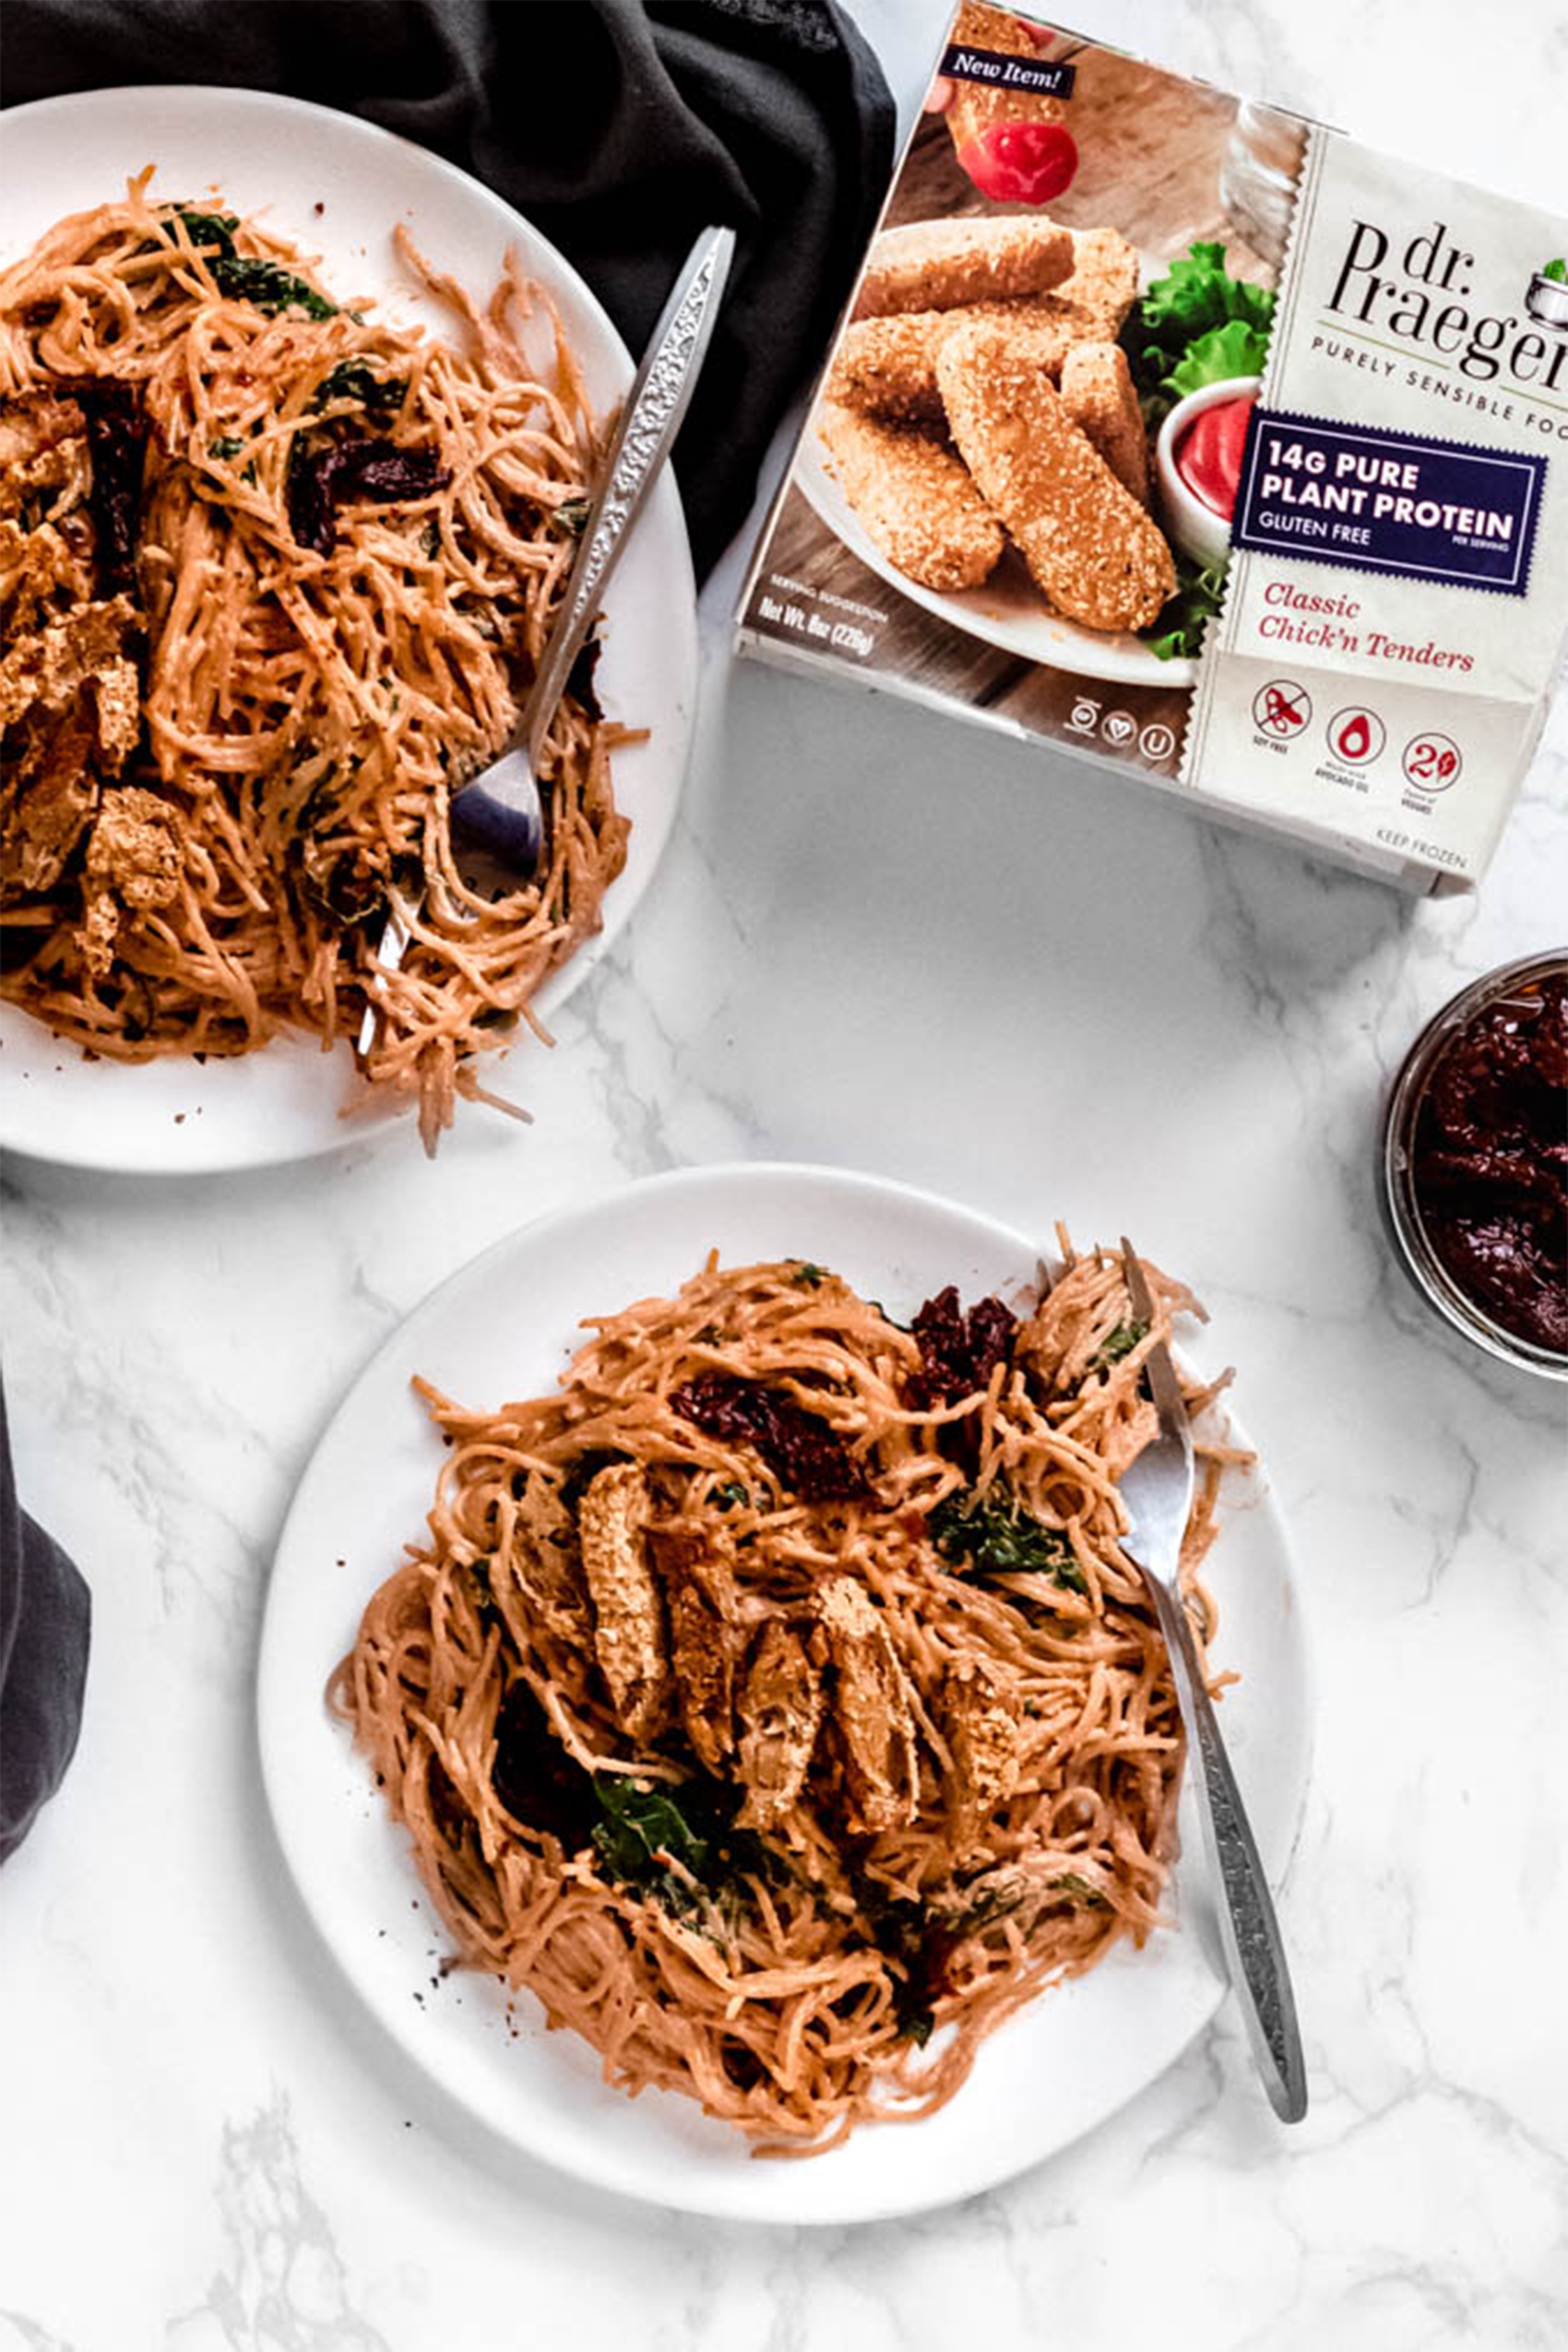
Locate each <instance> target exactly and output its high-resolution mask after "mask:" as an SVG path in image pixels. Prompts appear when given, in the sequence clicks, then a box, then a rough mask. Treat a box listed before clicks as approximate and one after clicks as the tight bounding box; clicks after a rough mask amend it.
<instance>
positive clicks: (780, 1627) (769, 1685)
mask: <svg viewBox="0 0 1568 2352" xmlns="http://www.w3.org/2000/svg"><path fill="white" fill-rule="evenodd" d="M736 1714H737V1715H738V1716H739V1718H740V1725H741V1737H740V1764H741V1778H742V1780H743V1781H744V1783H745V1787H746V1800H745V1802H744V1804H743V1805H742V1808H741V1810H740V1812H738V1813H737V1814H736V1816H735V1818H736V1821H737V1823H739V1824H740V1826H741V1827H742V1828H744V1829H775V1828H777V1826H778V1823H780V1822H781V1821H782V1820H783V1819H784V1818H785V1816H786V1814H787V1813H788V1812H789V1811H790V1807H791V1806H792V1805H793V1804H794V1801H795V1800H796V1798H797V1797H798V1796H799V1795H800V1793H801V1787H802V1782H803V1781H804V1779H805V1776H806V1772H807V1768H808V1767H809V1765H810V1764H811V1760H812V1752H813V1750H814V1748H815V1746H816V1735H817V1733H818V1731H819V1730H820V1729H821V1728H822V1677H821V1675H820V1674H819V1673H818V1671H817V1669H816V1667H815V1665H814V1661H813V1660H812V1658H811V1657H810V1656H809V1654H808V1652H807V1649H806V1645H805V1644H804V1642H803V1641H802V1639H801V1637H800V1635H799V1634H798V1633H796V1632H795V1631H794V1629H793V1627H792V1626H790V1625H787V1624H786V1623H785V1622H784V1620H783V1619H782V1618H780V1617H776V1618H773V1619H771V1620H770V1621H768V1623H767V1624H766V1625H765V1626H764V1627H763V1630H762V1633H761V1636H760V1638H759V1639H758V1642H757V1645H756V1648H755V1650H754V1652H753V1655H752V1660H751V1664H750V1666H749V1667H748V1669H747V1671H746V1678H745V1681H744V1683H743V1684H742V1690H741V1694H740V1698H739V1701H738V1703H737V1705H736Z"/></svg>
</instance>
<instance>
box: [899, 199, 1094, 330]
mask: <svg viewBox="0 0 1568 2352" xmlns="http://www.w3.org/2000/svg"><path fill="white" fill-rule="evenodd" d="M1073 263H1074V244H1073V232H1072V231H1071V230H1070V229H1060V228H1058V227H1057V225H1056V223H1055V221H1054V220H1045V219H1044V218H1043V217H1038V216H1037V217H1035V218H1032V219H1016V218H1013V217H1012V216H1009V217H1007V218H1006V219H1004V220H970V219H965V220H922V221H921V222H920V223H919V225H918V226H911V227H907V228H904V229H900V230H898V231H897V232H894V233H893V234H892V235H887V236H881V237H878V239H877V240H876V243H875V244H873V247H872V249H871V258H870V259H869V261H868V262H867V263H866V268H865V275H864V277H863V278H862V279H861V291H860V293H859V294H858V296H857V297H856V300H855V315H856V317H857V318H885V317H886V316H887V315H888V314H889V312H894V311H908V310H956V309H957V308H958V307H959V305H960V304H961V303H982V302H997V301H1006V300H1010V299H1011V298H1012V297H1014V296H1015V295H1018V294H1044V293H1048V292H1049V291H1050V290H1051V287H1052V286H1058V285H1060V284H1061V282H1062V280H1063V279H1064V278H1066V277H1067V276H1069V275H1070V273H1071V271H1072V268H1073Z"/></svg>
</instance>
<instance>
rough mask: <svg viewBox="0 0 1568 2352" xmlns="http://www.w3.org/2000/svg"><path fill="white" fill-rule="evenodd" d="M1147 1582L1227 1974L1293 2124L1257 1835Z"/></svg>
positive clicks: (1287, 2038) (1171, 1620) (1168, 1603)
mask: <svg viewBox="0 0 1568 2352" xmlns="http://www.w3.org/2000/svg"><path fill="white" fill-rule="evenodd" d="M1148 1589H1149V1592H1150V1594H1151V1595H1152V1597H1153V1599H1154V1603H1155V1607H1156V1610H1157V1611H1158V1617H1159V1624H1160V1631H1161V1632H1162V1633H1164V1635H1165V1645H1166V1648H1167V1649H1168V1651H1169V1652H1170V1669H1171V1672H1172V1674H1173V1676H1174V1678H1175V1682H1176V1696H1177V1700H1178V1702H1179V1704H1180V1705H1181V1709H1182V1722H1183V1723H1184V1724H1185V1726H1186V1729H1187V1737H1188V1740H1189V1742H1190V1744H1191V1747H1192V1749H1193V1752H1194V1755H1195V1757H1196V1761H1197V1772H1196V1774H1195V1776H1194V1778H1195V1785H1196V1789H1197V1797H1198V1813H1199V1816H1200V1818H1201V1820H1202V1823H1203V1833H1204V1845H1205V1847H1206V1850H1207V1853H1208V1859H1209V1863H1210V1867H1211V1868H1212V1870H1213V1871H1214V1874H1215V1876H1216V1878H1217V1879H1218V1882H1219V1884H1220V1887H1221V1890H1222V1892H1223V1894H1224V1898H1225V1899H1224V1901H1223V1903H1222V1904H1221V1905H1220V1907H1219V1930H1220V1936H1221V1940H1222V1942H1223V1943H1224V1946H1225V1954H1226V1958H1227V1960H1228V1961H1229V1968H1230V1981H1231V1983H1232V1985H1233V1986H1234V1987H1235V1990H1236V1997H1237V1999H1238V2001H1239V2002H1241V2014H1242V2016H1243V2017H1244V2018H1245V2020H1246V2025H1247V2036H1248V2038H1249V2040H1250V2041H1251V2043H1252V2047H1253V2058H1254V2059H1255V2060H1256V2061H1257V2067H1258V2072H1259V2073H1260V2074H1261V2075H1262V2076H1263V2080H1264V2086H1265V2089H1266V2091H1267V2093H1268V2097H1269V2104H1270V2105H1271V2106H1272V2108H1274V2111H1275V2113H1276V2115H1277V2116H1278V2117H1279V2119H1280V2120H1281V2122H1284V2123H1299V2122H1300V2121H1301V2118H1302V2116H1303V2115H1305V2113H1306V2111H1307V2073H1306V2065H1305V2061H1303V2059H1302V2056H1301V2032H1300V2029H1299V2028H1298V2026H1297V2024H1296V2001H1295V1995H1294V1994H1293V1993H1292V1991H1291V1990H1290V1972H1289V1967H1288V1966H1287V1964H1286V1959H1285V1945H1284V1942H1283V1939H1282V1938H1281V1936H1280V1933H1279V1922H1278V1920H1277V1918H1276V1917H1275V1911H1274V1903H1273V1900H1272V1898H1271V1897H1270V1895H1269V1891H1268V1882H1267V1880H1266V1879H1265V1876H1264V1869H1263V1864H1262V1862H1261V1861H1260V1860H1259V1859H1258V1849H1257V1842H1256V1840H1255V1839H1254V1838H1253V1831H1252V1824H1251V1823H1250V1822H1249V1821H1248V1819H1247V1812H1246V1807H1245V1806H1244V1805H1243V1804H1242V1802H1241V1790H1240V1789H1239V1788H1238V1787H1237V1786H1236V1776H1235V1774H1234V1773H1233V1772H1232V1771H1231V1769H1230V1759H1229V1756H1228V1755H1227V1753H1226V1752H1225V1741H1224V1740H1223V1738H1222V1737H1221V1735H1220V1729H1219V1725H1218V1720H1217V1718H1216V1716H1215V1712H1214V1705H1213V1702H1212V1701H1211V1699H1210V1698H1209V1695H1208V1691H1207V1688H1206V1684H1205V1681H1204V1672H1203V1664H1202V1661H1201V1659H1200V1658H1199V1657H1198V1650H1197V1644H1196V1643H1195V1641H1194V1638H1193V1629H1192V1626H1191V1625H1190V1624H1189V1622H1188V1621H1187V1612H1186V1610H1185V1609H1184V1608H1183V1606H1182V1602H1181V1601H1180V1600H1179V1599H1178V1598H1176V1596H1175V1595H1174V1594H1173V1593H1171V1592H1170V1591H1169V1590H1168V1589H1167V1587H1166V1586H1164V1585H1161V1584H1158V1583H1157V1582H1156V1581H1155V1580H1154V1578H1153V1577H1150V1578H1149V1579H1148Z"/></svg>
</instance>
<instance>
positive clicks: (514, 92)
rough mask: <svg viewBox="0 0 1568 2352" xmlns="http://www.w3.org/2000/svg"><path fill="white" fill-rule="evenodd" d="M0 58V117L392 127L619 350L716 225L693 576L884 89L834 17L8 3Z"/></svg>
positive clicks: (803, 310) (704, 3) (720, 3)
mask: <svg viewBox="0 0 1568 2352" xmlns="http://www.w3.org/2000/svg"><path fill="white" fill-rule="evenodd" d="M0 38H3V41H4V52H3V56H0V71H3V84H0V87H3V90H4V97H5V100H6V103H8V104H12V105H15V104H18V103H20V102H21V101H25V100H28V99H35V98H47V97H53V96H55V95H56V94H58V93H59V92H61V91H64V90H73V89H98V88H101V87H104V86H107V85H111V84H114V83H120V82H160V81H174V82H217V83H223V84H227V85H230V86H235V87H241V88H247V89H273V90H282V91H286V92H288V93H289V94H290V95H291V96H293V97H297V98H311V99H315V100H316V101H319V102H320V103H322V104H324V105H327V106H337V107H341V108H343V109H345V110H346V111H347V112H349V113H354V114H361V115H363V116H365V117H366V118H367V119H368V120H369V121H371V122H373V123H379V124H381V125H384V126H385V127H386V128H387V129H388V130H394V131H400V132H402V133H403V134H404V136H405V137H409V138H411V139H417V140H419V141H420V142H421V143H422V145H424V146H426V147H430V148H435V149H436V150H437V152H438V153H440V154H442V155H445V156H446V157H447V158H448V159H449V160H451V161H452V162H454V163H457V164H460V165H461V166H462V167H463V169H464V170H465V171H468V172H473V173H474V175H475V176H476V177H477V178H479V179H481V180H483V181H485V182H486V183H487V184H489V185H490V186H491V187H493V188H494V189H495V190H496V192H497V193H498V194H499V195H500V196H504V197H505V199H506V201H507V202H508V203H509V204H512V205H514V206H515V207H516V208H517V210H518V211H519V212H521V213H523V214H524V215H525V216H526V217H527V218H528V219H529V220H531V221H532V222H533V223H534V225H535V226H536V227H537V228H538V229H540V231H541V232H543V234H544V235H545V236H547V237H548V238H550V239H551V241H552V244H556V245H558V246H559V247H560V248H561V250H562V252H563V253H564V254H565V255H567V257H568V258H569V259H570V260H571V261H572V262H574V263H575V264H576V267H578V268H579V269H580V270H581V271H582V273H583V275H584V277H585V278H586V279H588V283H589V284H590V285H591V286H592V287H593V289H594V291H595V292H596V293H597V294H598V295H599V296H600V300H601V301H602V302H603V303H604V304H605V307H606V308H607V309H608V310H609V312H610V314H611V315H612V318H613V319H614V320H615V323H616V325H617V326H618V327H620V329H621V331H622V333H623V334H624V337H625V338H626V340H627V342H628V343H629V344H630V345H631V347H632V350H633V351H634V352H636V351H639V350H641V349H642V347H643V345H644V344H645V343H646V342H647V338H648V335H649V333H650V332H651V330H652V327H653V325H654V322H655V320H656V319H657V317H658V315H659V311H660V309H661V307H662V305H663V302H664V298H665V296H666V294H667V293H668V291H669V289H670V285H671V279H672V278H673V276H674V273H675V271H676V269H677V268H678V267H679V266H680V264H681V262H682V260H683V258H684V256H685V254H686V252H687V250H688V249H689V247H690V245H691V244H692V242H693V240H694V238H695V236H696V234H697V232H698V231H699V230H701V229H702V228H703V227H704V226H705V225H706V224H707V223H708V222H709V221H713V222H716V223H718V222H728V223H729V224H730V225H731V227H732V228H734V229H735V231H736V232H737V235H738V251H737V255H736V263H735V268H734V271H733V273H732V275H731V281H730V292H729V295H728V298H727V301H726V305H725V311H724V315H723V316H722V318H721V319H720V322H719V330H718V333H717V335H716V337H715V339H714V343H713V346H712V349H711V351H710V353H709V357H708V360H707V369H706V372H705V374H704V377H703V381H702V384H701V386H700V387H699V389H698V392H697V396H696V398H695V402H694V404H693V407H692V410H691V412H690V414H689V416H688V417H687V420H686V422H685V425H684V427H683V432H682V436H681V440H680V442H679V444H678V445H677V449H676V454H675V469H676V473H677V475H678V476H679V479H680V482H681V490H682V495H683V499H684V502H685V506H686V513H687V518H688V521H689V523H690V526H691V532H692V542H693V549H694V552H695V557H696V563H697V569H698V573H699V575H701V574H703V573H705V572H707V569H708V568H709V566H710V565H711V564H712V563H713V562H714V561H715V559H716V558H717V557H718V555H719V553H720V552H721V551H722V550H723V548H724V546H725V544H726V543H727V541H728V540H730V538H731V536H732V535H733V533H734V532H735V530H736V529H738V528H739V526H740V524H741V523H742V521H743V519H744V517H745V515H746V511H747V507H748V505H750V502H751V499H752V496H753V493H754V489H755V484H756V473H757V468H758V465H759V463H760V461H761V459H762V457H763V454H764V452H765V451H766V446H767V443H768V440H769V438H770V436H771V434H772V432H773V429H774V427H775V425H776V424H777V423H778V419H779V417H780V415H781V414H782V412H783V410H784V409H785V407H786V406H787V404H788V402H789V400H790V397H791V396H792V394H793V393H794V392H795V391H796V390H797V389H798V388H799V386H801V384H802V382H803V380H804V379H805V378H806V376H807V375H809V374H810V373H811V372H812V370H813V369H814V366H815V365H816V363H817V362H818V360H819V359H820V357H821V354H822V352H823V350H825V348H826V343H827V340H828V337H829V335H830V333H831V331H832V327H833V325H834V321H835V319H836V318H837V313H838V310H839V308H840V306H841V304H842V303H843V300H844V297H845V294H846V293H847V291H848V290H849V281H850V278H851V276H852V274H853V271H854V268H855V266H856V263H857V262H858V260H859V257H860V254H861V248H862V247H863V245H864V244H865V242H866V239H867V238H868V236H869V235H870V233H871V230H872V227H873V222H874V220H875V217H876V211H877V208H878V206H879V204H880V203H881V200H882V196H883V192H884V189H885V184H886V181H887V176H888V172H889V169H890V164H891V155H892V137H893V109H892V104H891V101H890V100H889V98H888V95H887V89H886V86H885V83H884V81H883V79H882V76H881V73H880V71H879V69H878V67H877V65H876V62H875V60H874V58H873V56H872V54H871V53H870V51H869V50H868V49H867V48H866V46H865V44H864V43H863V42H862V41H861V38H860V36H859V34H858V33H857V32H856V31H855V30H854V28H853V26H852V25H850V24H849V22H848V20H847V19H846V18H843V17H842V16H840V14H839V13H838V11H837V8H836V7H835V6H832V5H831V0H685V5H681V6H664V5H660V0H648V5H647V6H640V5H638V0H6V6H5V9H4V14H3V17H0ZM152 151H153V149H152V148H149V149H148V152H149V153H151V152H152Z"/></svg>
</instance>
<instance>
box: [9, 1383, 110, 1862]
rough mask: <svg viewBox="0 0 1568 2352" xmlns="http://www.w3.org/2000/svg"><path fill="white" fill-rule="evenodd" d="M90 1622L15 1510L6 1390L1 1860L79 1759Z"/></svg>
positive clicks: (54, 1560) (87, 1608)
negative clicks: (7, 1425) (78, 1742)
mask: <svg viewBox="0 0 1568 2352" xmlns="http://www.w3.org/2000/svg"><path fill="white" fill-rule="evenodd" d="M91 1619H92V1599H91V1596H90V1595H89V1591H88V1588H87V1586H86V1585H85V1584H84V1583H83V1582H82V1579H81V1576H80V1574H79V1573H78V1572H77V1569H76V1567H75V1566H74V1565H73V1564H72V1562H70V1561H69V1560H67V1559H66V1557H65V1553H64V1552H63V1551H62V1550H61V1549H60V1547H59V1545H58V1544H57V1543H55V1542H54V1541H53V1538H51V1537H49V1536H46V1535H45V1534H44V1532H43V1530H42V1527H40V1526H35V1525H34V1523H33V1521H32V1520H31V1519H30V1518H29V1517H28V1515H27V1513H26V1512H25V1511H24V1510H23V1509H22V1508H21V1506H20V1504H19V1503H18V1500H17V1482H16V1479H15V1478H14V1476H13V1474H12V1469H11V1439H10V1432H9V1430H8V1429H7V1427H6V1394H5V1390H4V1389H3V1388H0V1862H3V1861H4V1860H5V1859H6V1856H7V1855H8V1854H11V1853H13V1852H14V1851H15V1850H16V1848H17V1847H18V1846H19V1845H20V1844H21V1842H22V1839H23V1838H24V1837H25V1836H26V1835H27V1834H28V1832H29V1830H30V1828H31V1827H32V1825H33V1822H34V1820H35V1819H36V1818H37V1815H38V1812H39V1808H40V1807H41V1806H42V1804H44V1802H45V1801H46V1800H48V1799H49V1798H50V1797H52V1796H53V1794H54V1791H55V1789H56V1788H58V1787H59V1786H60V1783H61V1781H62V1779H63V1778H64V1777H65V1766H66V1765H67V1764H69V1763H70V1761H71V1758H72V1755H73V1754H74V1753H75V1752H76V1745H77V1732H78V1730H79V1729H80V1728H81V1719H82V1691H83V1688H84V1686H85V1684H86V1681H87V1654H88V1641H89V1633H90V1630H91Z"/></svg>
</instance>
